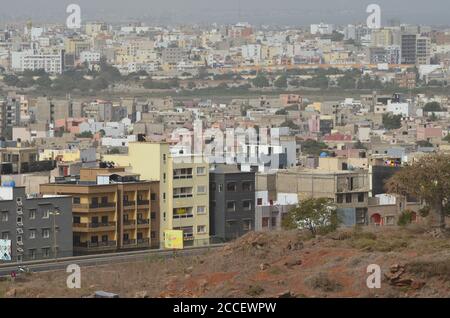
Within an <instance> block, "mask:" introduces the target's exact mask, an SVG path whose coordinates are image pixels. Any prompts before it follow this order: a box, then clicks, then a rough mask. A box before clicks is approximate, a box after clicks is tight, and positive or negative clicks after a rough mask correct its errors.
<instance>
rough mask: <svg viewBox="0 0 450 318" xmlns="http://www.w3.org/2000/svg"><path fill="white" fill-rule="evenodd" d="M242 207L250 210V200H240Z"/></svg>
mask: <svg viewBox="0 0 450 318" xmlns="http://www.w3.org/2000/svg"><path fill="white" fill-rule="evenodd" d="M242 207H243V208H244V210H246V211H250V210H251V209H252V201H250V200H246V201H242Z"/></svg>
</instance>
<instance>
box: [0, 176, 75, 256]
mask: <svg viewBox="0 0 450 318" xmlns="http://www.w3.org/2000/svg"><path fill="white" fill-rule="evenodd" d="M0 239H2V240H9V241H11V258H12V259H11V261H17V262H22V261H32V260H38V259H50V258H57V257H70V256H72V255H73V244H72V200H71V198H70V197H68V196H43V197H35V198H32V197H27V194H26V193H25V187H15V185H14V183H10V184H5V185H4V186H2V187H0ZM0 262H1V261H0Z"/></svg>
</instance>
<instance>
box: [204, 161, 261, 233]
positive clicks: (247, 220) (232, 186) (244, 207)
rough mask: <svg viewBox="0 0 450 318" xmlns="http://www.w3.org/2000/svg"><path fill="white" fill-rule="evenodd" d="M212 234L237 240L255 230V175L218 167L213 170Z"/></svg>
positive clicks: (211, 189) (227, 166) (234, 167)
mask: <svg viewBox="0 0 450 318" xmlns="http://www.w3.org/2000/svg"><path fill="white" fill-rule="evenodd" d="M209 180H210V233H211V236H213V237H216V238H220V239H223V240H232V239H236V238H238V237H240V236H242V235H244V234H245V233H247V232H249V231H252V230H254V229H255V173H254V172H242V171H240V170H239V169H238V168H237V167H236V166H232V165H217V166H216V167H215V168H214V170H212V171H210V175H209Z"/></svg>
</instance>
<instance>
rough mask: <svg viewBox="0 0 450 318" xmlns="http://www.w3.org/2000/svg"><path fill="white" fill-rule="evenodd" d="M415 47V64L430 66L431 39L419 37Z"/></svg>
mask: <svg viewBox="0 0 450 318" xmlns="http://www.w3.org/2000/svg"><path fill="white" fill-rule="evenodd" d="M416 45H417V49H416V63H417V64H419V65H429V64H431V39H430V38H429V37H426V36H419V37H417V44H416Z"/></svg>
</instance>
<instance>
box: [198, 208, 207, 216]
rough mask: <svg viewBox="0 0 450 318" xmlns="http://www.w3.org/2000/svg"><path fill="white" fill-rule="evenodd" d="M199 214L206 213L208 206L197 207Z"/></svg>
mask: <svg viewBox="0 0 450 318" xmlns="http://www.w3.org/2000/svg"><path fill="white" fill-rule="evenodd" d="M197 214H206V207H205V206H198V207H197Z"/></svg>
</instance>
